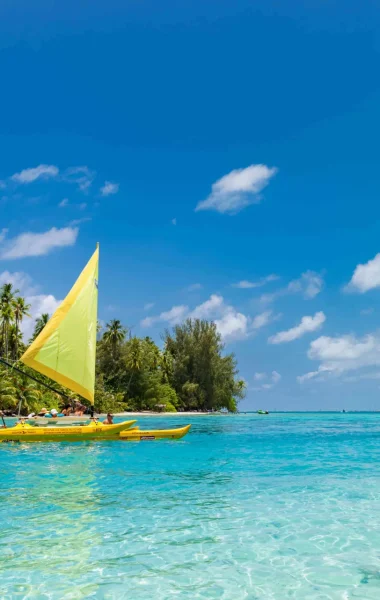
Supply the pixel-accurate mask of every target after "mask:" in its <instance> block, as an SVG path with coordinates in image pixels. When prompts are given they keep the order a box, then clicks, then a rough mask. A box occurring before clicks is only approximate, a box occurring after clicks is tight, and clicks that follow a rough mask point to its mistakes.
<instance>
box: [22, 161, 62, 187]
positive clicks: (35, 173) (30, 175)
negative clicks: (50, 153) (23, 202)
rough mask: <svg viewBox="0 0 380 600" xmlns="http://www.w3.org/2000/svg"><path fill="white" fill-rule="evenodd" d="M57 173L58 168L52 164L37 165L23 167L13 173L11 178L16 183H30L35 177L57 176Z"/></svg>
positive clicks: (47, 177)
mask: <svg viewBox="0 0 380 600" xmlns="http://www.w3.org/2000/svg"><path fill="white" fill-rule="evenodd" d="M58 174H59V169H58V167H56V166H54V165H39V166H38V167H34V168H32V169H24V170H23V171H20V173H15V174H14V175H12V177H11V179H12V181H15V182H16V183H32V182H33V181H36V180H37V179H49V178H52V177H57V175H58Z"/></svg>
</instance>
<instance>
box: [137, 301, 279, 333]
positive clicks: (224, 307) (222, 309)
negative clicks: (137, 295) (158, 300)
mask: <svg viewBox="0 0 380 600" xmlns="http://www.w3.org/2000/svg"><path fill="white" fill-rule="evenodd" d="M186 318H192V319H207V320H212V321H214V323H215V325H216V327H217V329H218V331H219V333H220V334H221V336H222V337H223V339H224V340H229V341H231V340H237V339H244V338H246V337H248V336H249V335H252V334H253V333H254V330H257V329H260V328H261V327H264V326H265V325H267V324H268V323H269V322H270V321H272V320H274V319H277V318H278V315H277V316H274V317H273V316H272V311H265V312H264V313H261V314H259V315H256V316H255V317H254V318H253V319H252V318H251V317H249V316H247V315H244V314H243V313H241V312H239V311H238V310H237V309H236V308H234V307H233V306H231V305H229V304H226V303H225V302H224V298H223V297H222V296H220V295H218V294H212V295H211V296H210V298H209V299H208V300H206V301H205V302H202V304H199V305H198V306H196V307H195V308H194V309H193V310H190V309H189V307H188V306H185V305H180V306H173V307H172V308H171V309H170V310H169V311H165V312H162V313H161V314H159V315H157V316H152V317H146V318H145V319H143V320H142V321H141V326H142V327H150V326H152V325H154V324H155V323H159V322H167V323H169V324H170V325H175V324H177V323H180V322H181V321H183V320H184V319H186Z"/></svg>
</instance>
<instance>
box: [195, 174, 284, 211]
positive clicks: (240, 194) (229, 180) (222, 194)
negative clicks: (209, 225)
mask: <svg viewBox="0 0 380 600" xmlns="http://www.w3.org/2000/svg"><path fill="white" fill-rule="evenodd" d="M276 173H277V169H276V168H275V167H267V166H266V165H260V164H259V165H250V166H249V167H246V168H245V169H235V170H233V171H231V172H230V173H228V174H227V175H224V176H223V177H221V178H220V179H218V180H217V181H216V182H215V183H213V184H212V187H211V194H210V195H209V196H208V197H207V198H206V200H202V201H201V202H199V203H198V204H197V206H196V209H195V210H196V211H199V210H216V211H217V212H220V213H227V214H236V213H237V212H239V211H240V210H242V209H243V208H245V207H246V206H249V205H250V204H257V203H259V202H260V201H261V196H260V192H261V190H262V189H264V188H265V187H266V186H267V185H268V183H269V181H270V179H271V178H272V177H273V176H274V175H275V174H276Z"/></svg>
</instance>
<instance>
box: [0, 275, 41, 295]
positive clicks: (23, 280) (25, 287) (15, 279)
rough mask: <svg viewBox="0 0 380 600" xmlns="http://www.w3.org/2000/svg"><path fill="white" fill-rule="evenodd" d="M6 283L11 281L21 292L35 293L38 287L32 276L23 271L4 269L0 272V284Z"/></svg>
mask: <svg viewBox="0 0 380 600" xmlns="http://www.w3.org/2000/svg"><path fill="white" fill-rule="evenodd" d="M4 283H11V284H12V285H13V287H14V289H16V290H19V292H20V294H33V293H35V291H36V287H35V286H34V285H32V278H31V277H30V276H29V275H27V273H23V272H22V271H20V272H19V271H15V272H14V273H10V272H9V271H3V272H2V273H0V286H2V285H3V284H4Z"/></svg>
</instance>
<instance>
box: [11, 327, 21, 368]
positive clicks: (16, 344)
mask: <svg viewBox="0 0 380 600" xmlns="http://www.w3.org/2000/svg"><path fill="white" fill-rule="evenodd" d="M21 346H22V333H21V331H20V329H16V325H15V324H12V325H10V327H9V330H8V351H9V354H10V356H13V360H15V361H16V360H18V355H19V349H20V347H21Z"/></svg>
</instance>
